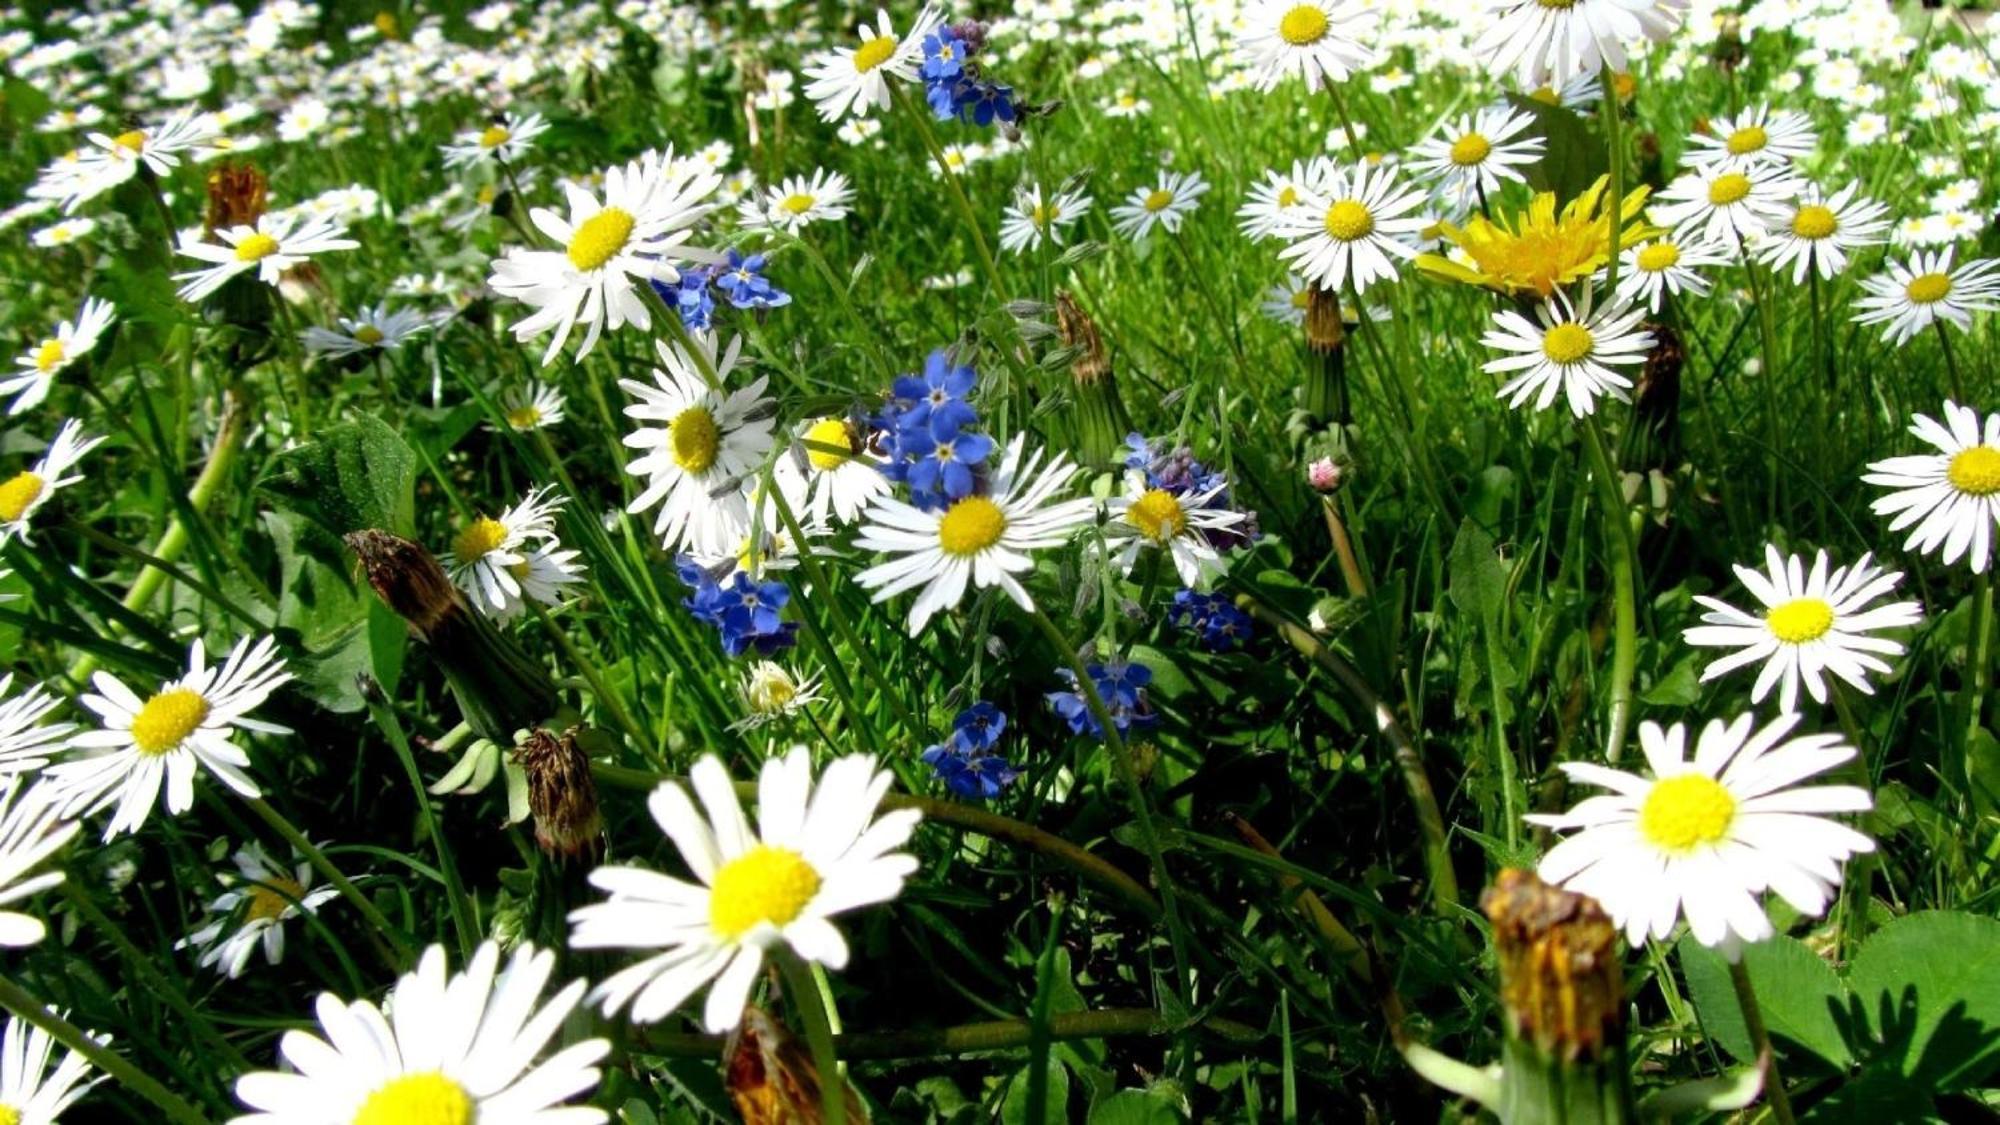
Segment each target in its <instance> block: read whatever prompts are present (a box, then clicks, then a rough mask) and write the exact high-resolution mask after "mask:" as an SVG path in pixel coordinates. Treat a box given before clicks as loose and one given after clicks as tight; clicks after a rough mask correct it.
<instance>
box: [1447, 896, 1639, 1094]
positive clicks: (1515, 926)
mask: <svg viewBox="0 0 2000 1125" xmlns="http://www.w3.org/2000/svg"><path fill="white" fill-rule="evenodd" d="M1479 905H1480V907H1481V908H1482V909H1484V910H1485V911H1486V917H1487V918H1488V919H1490V920H1491V921H1492V923H1493V945H1494V947H1495V949H1497V950H1498V952H1499V955H1500V999H1501V1004H1502V1006H1503V1007H1504V1008H1505V1009H1506V1011H1507V1018H1508V1020H1509V1022H1510V1023H1511V1025H1512V1031H1513V1033H1514V1034H1515V1035H1517V1036H1520V1037H1521V1038H1523V1039H1527V1040H1530V1041H1532V1042H1533V1043H1535V1044H1536V1045H1538V1046H1540V1047H1541V1048H1542V1049H1543V1050H1546V1051H1548V1052H1550V1053H1551V1054H1554V1055H1556V1056H1558V1057H1559V1058H1562V1059H1566V1060H1576V1059H1594V1058H1597V1057H1599V1056H1600V1055H1601V1054H1603V1052H1604V1050H1605V1048H1606V1046H1607V1045H1608V1044H1613V1043H1621V1042H1622V1036H1623V1034H1624V1032H1623V1028H1624V1020H1625V987H1624V983H1623V977H1622V971H1621V970H1622V949H1621V947H1620V946H1619V944H1618V927H1616V926H1615V925H1613V924H1612V922H1611V918H1610V916H1609V915H1607V914H1605V913H1604V908H1603V907H1601V906H1599V905H1598V904H1597V900H1596V899H1593V898H1590V897H1588V896H1586V895H1580V894H1574V893H1572V892H1570V891H1565V890H1559V889H1557V888H1555V887H1551V886H1549V885H1548V884H1547V883H1544V882H1542V880H1541V879H1540V878H1539V877H1537V876H1536V875H1535V873H1534V872H1532V871H1522V870H1518V869H1515V868H1509V869H1507V870H1505V871H1502V872H1501V873H1500V877H1499V878H1498V879H1496V880H1494V882H1493V885H1492V886H1491V887H1489V888H1487V890H1486V894H1485V895H1484V896H1482V897H1481V898H1480V902H1479Z"/></svg>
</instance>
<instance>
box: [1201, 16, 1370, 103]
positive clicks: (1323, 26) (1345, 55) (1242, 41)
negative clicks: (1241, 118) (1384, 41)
mask: <svg viewBox="0 0 2000 1125" xmlns="http://www.w3.org/2000/svg"><path fill="white" fill-rule="evenodd" d="M1375 24H1376V13H1375V12H1374V11H1373V10H1372V8H1371V7H1370V6H1369V5H1366V4H1362V3H1356V2H1354V0H1257V3H1256V4H1255V5H1254V6H1253V7H1252V8H1251V9H1250V11H1249V12H1248V13H1247V14H1246V15H1245V16H1244V19H1243V23H1242V25H1241V29H1240V30H1239V31H1238V33H1237V37H1236V53H1237V55H1238V57H1239V58H1241V59H1242V60H1243V64H1244V65H1245V66H1247V67H1249V68H1250V69H1251V70H1252V71H1254V72H1255V74H1256V82H1257V88H1258V89H1260V90H1270V89H1273V88H1275V87H1276V86H1277V85H1278V83H1280V82H1282V81H1284V80H1285V79H1286V78H1287V77H1289V76H1291V75H1297V76H1298V77H1299V78H1300V79H1301V80H1303V81H1304V82H1305V84H1306V90H1307V92H1308V93H1311V92H1315V91H1317V90H1318V89H1319V88H1320V86H1321V85H1322V84H1332V83H1335V82H1345V81H1347V79H1348V77H1349V76H1350V75H1352V74H1353V73H1354V72H1355V71H1358V70H1366V69H1368V68H1369V67H1371V66H1374V65H1375V63H1376V61H1377V56H1376V53H1375V51H1374V49H1373V48H1371V47H1370V46H1368V43H1367V41H1368V40H1370V39H1372V38H1373V37H1374V34H1375Z"/></svg>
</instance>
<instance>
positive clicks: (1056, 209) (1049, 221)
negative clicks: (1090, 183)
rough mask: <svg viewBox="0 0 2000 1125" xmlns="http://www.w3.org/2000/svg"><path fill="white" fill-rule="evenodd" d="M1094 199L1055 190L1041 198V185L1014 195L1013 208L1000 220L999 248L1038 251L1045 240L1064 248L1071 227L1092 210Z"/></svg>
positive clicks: (1010, 251) (1017, 252)
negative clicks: (1091, 205) (1064, 241)
mask: <svg viewBox="0 0 2000 1125" xmlns="http://www.w3.org/2000/svg"><path fill="white" fill-rule="evenodd" d="M1090 204H1091V198H1090V197H1089V196H1087V195H1085V194H1083V193H1082V192H1080V191H1055V192H1050V193H1049V198H1048V199H1047V201H1044V200H1043V199H1042V185H1040V184H1031V185H1029V186H1028V187H1027V188H1026V189H1024V190H1022V191H1018V192H1015V193H1014V202H1013V205H1012V206H1010V207H1008V208H1007V211H1006V213H1005V214H1004V215H1003V216H1002V217H1001V219H1000V248H1001V249H1002V250H1006V251H1008V252H1009V253H1014V254H1019V253H1021V252H1022V251H1024V250H1039V249H1041V246H1042V240H1043V239H1047V240H1048V241H1049V242H1050V243H1051V244H1052V245H1056V246H1061V245H1062V244H1063V238H1064V236H1065V235H1066V234H1067V233H1068V232H1069V228H1070V226H1071V224H1073V223H1075V222H1076V221H1077V220H1078V219H1081V218H1083V216H1084V213H1085V212H1087V211H1089V210H1090Z"/></svg>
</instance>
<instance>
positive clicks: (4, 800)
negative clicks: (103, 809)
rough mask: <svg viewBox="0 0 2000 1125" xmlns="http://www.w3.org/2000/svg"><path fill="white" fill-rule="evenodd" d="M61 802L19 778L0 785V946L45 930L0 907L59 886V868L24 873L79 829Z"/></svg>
mask: <svg viewBox="0 0 2000 1125" xmlns="http://www.w3.org/2000/svg"><path fill="white" fill-rule="evenodd" d="M62 804H63V799H62V796H61V795H60V794H58V793H56V792H55V791H54V790H53V789H52V788H51V787H50V786H49V785H47V784H45V783H38V784H34V785H30V784H29V783H28V782H27V781H26V780H25V779H23V778H20V777H10V778H8V779H6V780H5V781H4V782H0V946H5V947H8V948H14V949H18V948H20V947H22V946H26V945H33V944H35V943H36V942H38V941H41V940H42V938H43V936H44V935H45V934H46V933H47V932H48V931H47V927H45V926H44V925H43V924H42V920H41V919H40V918H37V917H35V916H34V915H32V914H23V913H21V912H19V911H16V910H7V909H4V908H5V907H7V906H10V905H12V904H13V903H16V902H19V901H20V900H21V899H24V898H27V897H28V896H29V895H32V894H37V893H39V892H42V891H46V890H48V889H49V888H50V887H54V886H59V885H61V883H62V881H63V873H62V871H61V870H55V871H48V872H44V873H43V874H40V875H29V874H28V872H30V871H32V870H34V869H35V868H36V867H37V866H39V865H40V864H41V863H42V861H43V860H45V859H48V858H49V857H50V856H52V855H54V854H55V853H56V852H58V851H61V850H62V848H63V845H65V844H67V843H69V842H70V841H71V840H72V839H75V838H76V834H77V833H78V832H80V831H82V829H83V826H82V825H80V824H78V823H77V822H76V821H74V820H69V819H66V818H65V817H64V816H63V809H62Z"/></svg>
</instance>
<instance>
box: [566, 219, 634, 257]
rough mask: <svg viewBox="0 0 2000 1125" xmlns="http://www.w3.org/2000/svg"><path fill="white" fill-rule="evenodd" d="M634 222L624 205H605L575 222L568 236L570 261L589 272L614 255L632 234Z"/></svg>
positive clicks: (623, 246)
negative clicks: (572, 230)
mask: <svg viewBox="0 0 2000 1125" xmlns="http://www.w3.org/2000/svg"><path fill="white" fill-rule="evenodd" d="M634 225H636V224H635V223H634V221H633V218H632V213H631V212H630V211H627V210H625V209H624V208H623V207H606V208H605V209H604V210H602V211H599V212H598V213H597V214H595V215H592V216H591V217H590V218H588V219H585V220H584V221H582V222H581V223H578V224H577V225H576V231H575V232H574V233H573V234H571V235H570V236H569V263H570V265H573V266H575V267H576V268H577V269H580V270H583V271H585V272H589V271H590V270H594V269H597V268H599V267H600V266H602V265H604V263H606V262H608V261H610V260H611V259H612V258H614V257H616V256H617V254H618V252H619V251H620V250H623V249H625V243H626V242H627V241H629V240H630V239H631V237H632V228H633V226H634Z"/></svg>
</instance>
